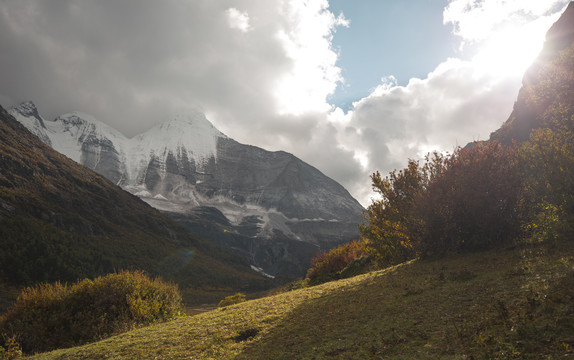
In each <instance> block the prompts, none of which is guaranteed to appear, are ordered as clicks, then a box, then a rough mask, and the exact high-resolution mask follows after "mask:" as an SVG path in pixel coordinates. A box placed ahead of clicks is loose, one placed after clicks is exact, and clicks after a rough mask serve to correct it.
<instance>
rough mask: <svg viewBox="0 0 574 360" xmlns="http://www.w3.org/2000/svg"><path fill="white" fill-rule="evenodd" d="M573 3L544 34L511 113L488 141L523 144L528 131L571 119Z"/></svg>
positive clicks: (573, 52)
mask: <svg viewBox="0 0 574 360" xmlns="http://www.w3.org/2000/svg"><path fill="white" fill-rule="evenodd" d="M573 44H574V2H570V4H569V5H568V7H567V8H566V10H565V11H564V13H563V14H562V15H561V16H560V18H559V19H558V21H556V22H555V23H554V24H553V25H552V26H551V27H550V29H549V30H548V32H547V33H546V41H545V42H544V46H543V48H542V51H541V52H540V55H538V57H537V58H536V60H535V61H534V63H533V64H532V65H531V66H530V68H529V69H528V70H527V71H526V73H525V74H524V77H523V79H522V88H521V89H520V91H519V93H518V98H517V100H516V102H515V103H514V109H513V110H512V113H511V114H510V117H509V118H508V120H507V121H506V122H505V123H504V124H503V125H502V127H501V128H500V129H498V130H497V131H495V132H493V133H492V134H491V137H490V138H491V140H497V141H502V142H504V143H510V142H512V141H518V142H522V141H524V140H527V139H528V137H529V136H530V133H531V132H532V130H534V129H537V128H541V127H552V126H553V124H551V121H550V119H553V118H556V116H557V114H558V112H559V113H561V114H562V115H561V116H568V115H574V105H572V104H571V103H572V99H574V84H573V83H572V81H571V79H572V78H573V77H574V70H573V69H574V50H573V47H572V45H573Z"/></svg>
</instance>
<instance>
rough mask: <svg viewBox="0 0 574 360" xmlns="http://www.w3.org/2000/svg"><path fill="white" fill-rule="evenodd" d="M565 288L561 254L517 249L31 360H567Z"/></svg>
mask: <svg viewBox="0 0 574 360" xmlns="http://www.w3.org/2000/svg"><path fill="white" fill-rule="evenodd" d="M573 288H574V249H573V248H572V244H571V243H565V242H564V243H558V244H553V245H552V246H547V245H540V244H535V245H527V246H523V247H521V248H518V247H517V248H514V249H503V250H497V251H490V252H485V253H478V254H471V255H465V256H457V257H451V258H447V259H439V260H427V261H415V262H411V263H407V264H403V265H400V266H397V267H393V268H389V269H387V270H384V271H378V272H373V273H370V274H366V275H361V276H358V277H355V278H352V279H345V280H341V281H337V282H332V283H327V284H323V285H320V286H316V287H312V288H307V289H302V290H296V291H292V292H288V293H283V294H278V295H275V296H271V297H268V298H262V299H258V300H253V301H249V302H246V303H243V304H239V305H236V306H232V307H228V308H223V309H217V310H214V311H211V312H209V313H204V314H202V315H198V316H194V317H187V318H181V319H179V320H176V321H173V322H169V323H165V324H160V325H156V326H152V327H147V328H142V329H138V330H134V331H131V332H129V333H126V334H123V335H120V336H116V337H113V338H110V339H107V340H103V341H101V342H98V343H94V344H89V345H86V346H82V347H77V348H72V349H66V350H59V351H55V352H53V353H47V354H40V355H37V356H36V357H34V359H82V358H86V359H101V358H105V357H106V356H107V357H109V358H114V359H121V358H126V359H138V358H141V359H148V358H149V359H323V358H326V359H329V358H345V359H353V358H356V359H369V358H373V359H379V358H385V359H389V358H390V359H413V358H441V359H444V358H446V359H448V358H452V359H460V358H462V356H463V355H472V356H474V357H475V358H513V357H517V358H528V354H532V357H533V358H546V356H544V355H545V354H546V355H551V357H549V358H552V357H558V356H562V355H564V354H570V355H571V356H572V355H574V354H573V353H572V347H571V346H574V310H573V309H574V293H573V290H572V289H573ZM253 335H254V336H253ZM245 338H247V339H245Z"/></svg>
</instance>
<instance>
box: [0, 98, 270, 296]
mask: <svg viewBox="0 0 574 360" xmlns="http://www.w3.org/2000/svg"><path fill="white" fill-rule="evenodd" d="M0 139H1V141H0V239H2V241H0V289H1V288H2V287H3V285H12V286H23V285H30V284H35V283H38V282H52V281H63V282H65V281H75V280H77V279H81V278H85V277H94V276H97V275H102V274H106V273H110V272H113V271H115V270H121V269H142V270H146V271H148V272H149V273H150V274H152V275H162V276H165V277H166V278H167V279H169V280H172V281H175V282H177V283H179V284H180V285H181V286H182V292H183V293H184V296H185V297H186V300H187V301H188V302H193V301H194V300H193V296H192V295H189V294H191V293H193V292H194V291H193V287H196V288H198V289H199V288H202V287H208V286H210V287H212V288H213V289H214V291H215V289H224V288H227V289H228V290H227V291H230V290H229V289H232V288H234V287H235V288H236V290H241V289H244V290H247V289H248V288H251V289H254V288H259V289H260V288H261V286H262V285H263V284H266V283H267V280H266V279H265V278H264V277H262V276H260V275H258V274H257V273H255V272H254V271H253V270H251V268H250V267H249V264H248V263H247V262H246V261H244V260H242V259H240V258H238V257H236V256H233V255H231V254H229V253H227V252H224V251H222V250H221V249H219V248H217V247H216V246H214V245H212V244H210V243H208V242H206V241H205V240H202V239H200V238H198V237H196V236H194V235H192V234H191V233H190V232H189V231H187V230H185V228H183V227H182V226H181V225H179V224H177V223H176V222H174V221H173V220H171V219H169V218H167V217H166V216H164V215H162V214H161V213H160V212H159V211H157V210H156V209H154V208H152V207H151V206H149V205H148V204H146V203H145V202H143V201H142V200H141V199H139V198H138V197H136V196H134V195H132V194H130V193H128V192H126V191H123V190H122V189H121V188H120V187H119V186H117V185H114V184H113V183H111V182H110V181H109V180H107V179H105V178H104V177H102V176H101V175H99V174H97V173H95V172H93V171H92V170H90V169H88V168H87V167H85V166H83V165H81V164H79V163H76V162H74V161H72V160H71V159H69V158H68V157H66V156H64V155H62V154H61V153H58V152H56V151H55V150H53V149H52V148H51V147H49V146H47V145H46V144H44V143H43V142H41V141H40V140H39V139H38V137H37V136H35V135H33V134H31V133H30V132H29V131H28V130H27V129H26V128H25V127H24V126H23V125H22V124H20V123H19V122H18V121H16V120H15V119H14V118H13V117H12V116H10V115H9V114H8V113H7V112H6V111H5V110H4V109H3V108H1V107H0ZM250 284H251V285H250ZM257 284H259V285H257ZM268 285H269V284H267V285H264V286H268ZM253 286H255V287H253ZM215 292H216V293H217V292H219V293H217V295H215V296H216V298H218V297H220V296H221V290H217V291H215ZM1 296H4V294H3V293H2V292H1V291H0V297H1ZM211 300H213V299H211ZM199 301H201V300H199Z"/></svg>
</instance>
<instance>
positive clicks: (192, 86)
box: [0, 0, 568, 205]
mask: <svg viewBox="0 0 574 360" xmlns="http://www.w3.org/2000/svg"><path fill="white" fill-rule="evenodd" d="M567 3H568V1H566V0H556V1H545V2H541V1H538V0H507V1H503V2H501V1H496V0H482V1H481V0H453V1H451V2H450V3H449V5H448V6H447V8H446V9H445V11H444V22H445V24H446V25H445V26H452V27H453V31H454V32H455V33H456V34H457V35H458V36H459V37H460V40H461V47H460V51H461V54H462V53H463V52H464V51H467V50H466V49H470V48H473V49H478V50H477V52H476V54H475V55H474V56H473V58H472V59H471V60H467V61H463V60H460V59H445V60H444V62H442V63H441V64H439V65H438V66H437V68H436V69H435V70H434V71H433V72H431V73H430V74H428V76H427V77H426V78H425V79H415V78H413V79H411V80H410V82H409V83H408V85H406V86H397V85H396V83H395V82H393V78H392V74H389V77H387V78H385V79H382V80H381V84H380V85H379V86H378V87H377V88H375V89H373V91H372V93H371V94H370V95H369V96H368V97H366V98H364V99H358V101H357V102H356V103H355V105H354V108H353V109H352V110H351V111H349V112H347V113H345V112H343V111H342V110H341V109H338V108H336V107H335V106H333V105H332V104H329V103H328V102H327V100H326V99H327V98H328V96H329V95H330V94H332V93H333V92H334V91H335V89H336V87H337V86H338V85H340V84H342V83H343V82H344V79H343V78H342V76H341V70H340V69H339V68H338V67H337V58H338V53H337V51H335V49H333V48H332V45H331V44H332V38H333V36H334V34H335V33H336V31H337V28H338V27H341V26H353V24H352V22H351V23H349V21H348V20H347V19H345V17H344V15H342V14H333V13H331V12H330V11H329V7H328V5H329V4H328V2H327V1H326V0H315V1H312V0H266V1H261V0H222V1H212V0H192V1H180V0H164V1H155V0H122V1H110V2H103V1H97V0H61V1H42V0H0V4H1V6H0V46H1V48H2V51H0V80H1V81H0V103H1V104H2V105H3V106H7V107H9V106H12V105H15V104H16V103H18V102H21V101H24V100H33V101H34V102H35V103H36V104H37V105H38V108H39V110H40V111H41V113H42V114H43V115H44V116H45V117H47V118H53V117H55V116H57V115H60V114H63V113H67V112H70V111H75V110H80V111H83V112H87V113H90V114H92V115H94V116H95V117H96V118H98V119H99V120H100V121H102V122H105V123H107V124H109V125H111V126H113V127H115V128H116V129H118V130H120V131H121V132H123V133H124V134H126V135H128V136H133V135H135V134H137V133H141V132H143V131H145V130H146V129H148V128H150V127H151V126H153V125H154V124H156V123H159V122H163V121H165V120H166V119H167V117H168V116H169V114H172V113H174V112H180V111H182V110H185V109H199V110H201V111H203V112H205V113H206V115H207V117H208V118H209V119H210V120H211V121H212V122H213V123H214V124H215V126H216V127H217V128H219V129H220V130H221V131H223V132H224V133H226V134H227V135H228V136H230V137H232V138H234V139H236V140H238V141H240V142H243V143H247V144H251V145H256V146H260V147H263V148H265V149H268V150H285V151H289V152H292V153H294V154H295V155H297V156H298V157H300V158H301V159H303V160H304V161H306V162H308V163H310V164H312V165H314V166H315V167H317V168H318V169H320V170H321V171H323V172H324V173H325V174H326V175H328V176H330V177H332V178H334V179H335V180H337V181H339V182H340V183H342V184H343V185H344V186H345V187H346V188H347V189H349V191H350V192H351V193H352V194H353V195H354V196H355V197H356V198H357V199H358V200H359V201H361V202H362V203H363V205H368V202H369V201H368V199H369V196H370V194H371V191H370V181H369V178H368V176H369V174H371V173H372V172H374V171H376V170H379V171H381V172H382V173H387V172H389V171H391V170H393V169H395V168H402V167H403V166H404V165H405V164H406V162H407V159H408V158H419V157H421V156H423V155H424V154H425V153H426V152H428V151H431V150H439V151H452V150H453V149H454V147H455V146H457V145H461V146H464V145H465V144H466V143H468V142H469V141H473V140H478V139H485V138H487V137H488V136H489V134H490V132H492V131H494V130H495V129H496V128H498V127H499V126H500V125H501V124H502V122H503V121H504V120H506V117H507V116H508V115H509V114H510V112H511V110H512V105H513V102H514V100H515V98H516V95H517V92H518V89H519V87H520V84H521V77H522V73H523V72H524V70H525V69H526V67H527V66H528V64H529V63H530V62H531V61H532V59H534V56H535V54H536V52H537V51H538V50H539V48H540V47H541V46H542V41H543V37H544V34H545V32H546V30H547V29H548V28H549V27H550V25H551V24H552V22H553V21H555V20H556V19H557V17H558V16H559V15H560V13H561V11H562V10H563V8H564V7H565V6H566V4H567ZM519 39H524V40H519ZM533 43H534V44H535V45H536V44H537V46H538V48H537V47H536V46H532V44H533ZM388 56H392V53H389V55H388ZM461 58H462V57H461Z"/></svg>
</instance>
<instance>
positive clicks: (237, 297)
mask: <svg viewBox="0 0 574 360" xmlns="http://www.w3.org/2000/svg"><path fill="white" fill-rule="evenodd" d="M246 300H247V299H246V298H245V294H242V293H236V294H233V295H229V296H227V297H225V299H223V300H221V301H220V302H219V304H218V305H217V306H218V307H226V306H230V305H235V304H239V303H242V302H245V301H246Z"/></svg>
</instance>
